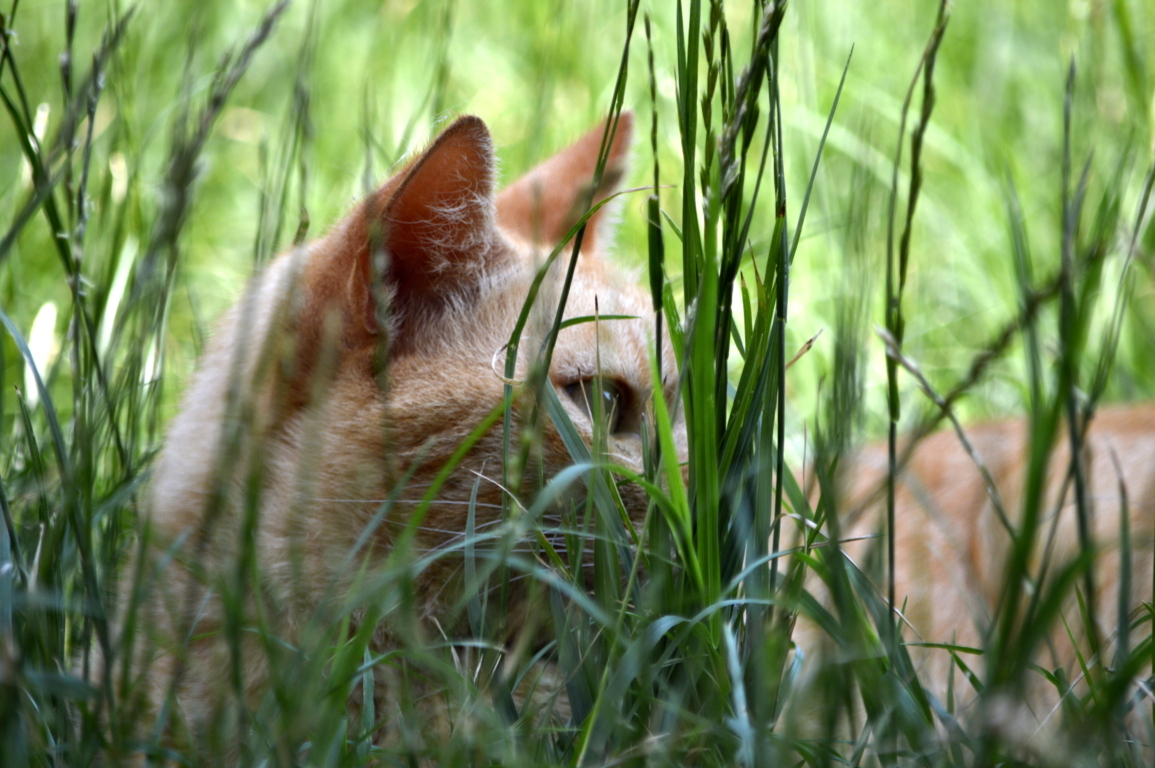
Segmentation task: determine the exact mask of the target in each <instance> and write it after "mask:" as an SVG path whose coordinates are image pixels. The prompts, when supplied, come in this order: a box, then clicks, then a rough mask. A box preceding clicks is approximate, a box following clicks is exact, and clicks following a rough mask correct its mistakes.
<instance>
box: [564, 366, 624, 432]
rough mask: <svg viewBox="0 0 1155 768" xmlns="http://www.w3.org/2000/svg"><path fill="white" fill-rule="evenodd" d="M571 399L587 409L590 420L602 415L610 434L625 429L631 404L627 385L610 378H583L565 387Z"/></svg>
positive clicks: (603, 422) (584, 409) (583, 408)
mask: <svg viewBox="0 0 1155 768" xmlns="http://www.w3.org/2000/svg"><path fill="white" fill-rule="evenodd" d="M565 391H566V394H567V395H569V397H570V399H571V400H573V401H574V402H575V403H577V405H578V407H579V408H581V409H582V410H583V411H585V413H586V415H587V416H589V418H590V421H591V422H592V421H594V419H595V417H598V416H600V417H601V420H602V424H604V425H605V426H606V429H607V430H609V432H610V434H617V433H619V432H621V431H623V427H624V426H625V418H626V409H627V408H628V406H629V403H628V401H627V392H626V389H625V387H623V386H622V385H620V384H618V383H617V382H615V381H612V380H610V379H603V378H597V377H595V378H591V379H582V380H580V381H575V382H573V383H572V384H569V385H567V386H566V388H565Z"/></svg>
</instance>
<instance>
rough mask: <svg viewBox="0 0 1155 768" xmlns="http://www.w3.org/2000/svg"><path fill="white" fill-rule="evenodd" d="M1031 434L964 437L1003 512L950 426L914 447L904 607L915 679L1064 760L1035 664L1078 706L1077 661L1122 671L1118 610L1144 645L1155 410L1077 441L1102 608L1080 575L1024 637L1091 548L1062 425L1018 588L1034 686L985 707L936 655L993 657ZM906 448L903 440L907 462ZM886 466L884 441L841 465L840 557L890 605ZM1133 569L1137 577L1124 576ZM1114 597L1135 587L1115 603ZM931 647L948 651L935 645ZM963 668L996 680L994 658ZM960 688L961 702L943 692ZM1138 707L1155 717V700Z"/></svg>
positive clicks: (1013, 423)
mask: <svg viewBox="0 0 1155 768" xmlns="http://www.w3.org/2000/svg"><path fill="white" fill-rule="evenodd" d="M1029 430H1030V424H1029V423H1028V422H1027V421H1026V420H1024V419H1012V420H1007V421H1001V422H992V423H987V424H980V425H975V426H971V427H968V428H967V429H966V430H965V432H966V435H967V438H968V440H969V441H970V443H971V445H972V447H973V450H974V452H975V453H976V454H977V456H978V457H980V459H981V461H982V463H983V465H984V466H985V467H986V469H987V470H988V471H989V475H990V478H991V480H992V481H993V484H994V486H995V488H996V489H997V498H998V499H999V502H1000V504H1001V506H1002V508H1003V512H1002V513H1000V512H999V511H998V510H997V508H996V506H995V502H994V501H992V497H991V495H990V494H989V493H988V488H987V484H986V482H985V481H984V479H983V477H982V474H981V472H980V469H979V467H978V465H977V464H976V462H975V460H974V458H972V456H971V455H969V454H968V451H967V450H966V449H965V448H964V446H963V444H962V442H961V441H960V440H959V438H958V437H957V436H956V434H955V433H954V432H953V431H950V430H947V431H942V432H939V433H936V434H934V435H931V436H930V437H929V438H927V439H926V440H924V441H923V442H921V443H920V444H919V445H918V446H917V447H916V450H915V451H914V452H913V454H912V455H911V456H910V459H909V461H908V462H907V463H906V465H905V466H903V467H902V469H901V470H900V472H899V475H898V477H899V480H898V483H897V485H896V500H895V525H896V528H897V536H896V539H895V550H896V558H895V601H896V604H897V605H898V606H900V608H901V610H902V616H903V621H902V627H903V639H904V640H905V641H906V642H908V643H910V645H908V650H909V651H910V653H911V657H912V660H913V661H914V662H915V667H916V672H917V673H918V675H919V679H920V682H921V684H922V685H923V686H925V687H926V689H927V690H928V691H929V692H930V693H931V694H932V695H934V696H935V697H937V698H938V699H939V700H940V701H941V702H944V703H945V702H946V701H947V699H948V696H949V698H952V699H953V700H954V701H953V705H952V706H951V711H953V712H956V713H957V714H958V715H959V717H960V718H961V719H962V721H963V722H965V723H973V722H974V718H975V717H976V715H977V716H979V717H980V718H981V721H982V723H983V726H982V727H989V728H992V729H994V730H997V731H999V732H1001V733H1003V734H1004V736H1007V737H1008V738H1010V739H1011V740H1012V741H1020V742H1023V743H1026V742H1030V741H1032V740H1034V741H1033V742H1032V746H1031V748H1032V749H1038V748H1040V745H1044V746H1045V747H1046V748H1047V749H1055V748H1060V749H1061V747H1059V746H1058V744H1056V743H1053V742H1054V739H1053V737H1054V735H1055V733H1056V730H1055V727H1056V725H1057V724H1058V721H1059V720H1060V718H1059V716H1058V715H1057V714H1056V711H1055V708H1056V706H1057V704H1058V701H1059V695H1058V692H1057V691H1058V689H1057V686H1056V685H1055V684H1053V683H1051V682H1048V681H1047V680H1046V678H1045V677H1044V676H1043V674H1041V673H1040V672H1039V671H1038V670H1037V669H1031V668H1030V667H1028V666H1027V662H1033V663H1035V664H1038V665H1039V666H1040V667H1042V669H1045V670H1048V671H1054V670H1057V669H1060V668H1061V669H1063V670H1064V671H1065V674H1066V675H1067V678H1068V680H1069V681H1071V683H1073V684H1074V690H1073V692H1072V694H1071V695H1080V696H1081V695H1085V694H1086V692H1087V690H1088V688H1087V686H1086V685H1085V682H1084V681H1083V680H1082V677H1083V674H1082V670H1081V669H1080V666H1079V658H1080V657H1081V658H1082V660H1083V661H1084V662H1086V663H1087V664H1088V665H1089V666H1090V668H1091V670H1092V674H1094V675H1097V676H1099V677H1100V678H1102V677H1103V675H1104V674H1105V672H1104V667H1106V668H1112V667H1113V666H1114V665H1115V664H1116V663H1117V660H1118V657H1117V653H1118V645H1117V642H1116V641H1117V639H1118V634H1119V614H1120V610H1119V608H1120V605H1125V606H1126V610H1127V615H1126V618H1127V619H1128V621H1129V622H1130V624H1131V625H1132V626H1133V629H1132V631H1131V632H1130V640H1129V645H1130V646H1135V645H1136V644H1137V643H1139V642H1141V641H1142V640H1143V639H1144V638H1147V637H1149V636H1150V635H1151V624H1150V621H1149V616H1148V615H1147V611H1148V610H1149V609H1148V608H1145V607H1143V606H1144V605H1146V606H1149V605H1150V603H1151V599H1152V578H1153V570H1152V569H1153V565H1155V563H1153V537H1155V406H1152V405H1134V406H1111V407H1104V408H1101V409H1099V411H1098V412H1097V413H1096V414H1095V417H1094V418H1093V420H1092V422H1091V424H1090V427H1089V428H1088V429H1087V430H1086V432H1085V434H1083V435H1082V439H1083V440H1084V442H1083V452H1082V457H1083V458H1082V461H1081V462H1080V465H1081V471H1082V473H1083V476H1084V478H1085V481H1086V499H1087V509H1088V513H1089V514H1088V515H1087V519H1088V526H1087V528H1088V530H1087V533H1088V536H1087V538H1088V540H1089V543H1090V547H1091V551H1092V552H1093V557H1092V558H1091V560H1090V572H1091V580H1092V586H1093V589H1094V598H1093V600H1089V601H1088V600H1086V599H1085V598H1086V593H1085V586H1086V581H1085V578H1086V577H1085V575H1084V571H1079V573H1078V574H1077V575H1076V576H1075V577H1074V578H1073V580H1072V583H1070V584H1068V585H1067V587H1066V588H1065V589H1062V590H1061V593H1062V594H1064V595H1065V598H1064V600H1063V601H1062V615H1061V618H1058V617H1055V616H1054V615H1053V614H1052V615H1051V616H1049V617H1048V618H1046V619H1045V620H1041V619H1039V618H1038V614H1036V618H1035V621H1036V622H1040V621H1045V624H1044V623H1039V624H1037V625H1035V626H1031V627H1027V626H1024V624H1023V622H1024V620H1025V619H1024V617H1026V616H1027V615H1028V614H1027V612H1028V610H1029V606H1030V604H1031V601H1032V594H1033V593H1036V592H1037V593H1040V594H1048V593H1050V591H1051V590H1052V589H1053V588H1054V585H1055V583H1056V579H1057V578H1058V576H1059V574H1061V573H1062V572H1063V570H1064V568H1065V567H1066V566H1068V565H1069V564H1071V563H1072V562H1073V561H1075V559H1076V558H1078V557H1079V556H1080V554H1081V553H1083V552H1084V549H1083V547H1082V544H1081V538H1080V533H1079V524H1078V516H1077V513H1076V503H1075V486H1074V480H1073V477H1071V476H1070V475H1069V472H1070V468H1071V460H1070V457H1071V450H1070V442H1069V439H1068V433H1067V430H1066V427H1065V424H1064V425H1062V428H1061V429H1060V434H1059V436H1058V437H1057V440H1056V447H1055V449H1054V451H1053V453H1052V454H1051V456H1050V460H1049V463H1048V464H1047V472H1046V480H1045V484H1044V486H1043V489H1042V492H1043V499H1042V503H1041V505H1040V506H1039V511H1040V512H1039V513H1040V519H1039V522H1038V526H1037V529H1036V530H1037V532H1036V535H1035V536H1034V537H1033V546H1032V552H1031V557H1030V560H1029V569H1028V570H1029V574H1028V579H1029V580H1030V582H1033V583H1028V581H1024V582H1023V583H1022V584H1021V585H1018V586H1019V587H1020V594H1019V596H1018V597H1019V598H1020V601H1019V604H1018V610H1017V611H1016V612H1015V613H1014V616H1016V617H1017V621H1016V626H1017V630H1016V631H1017V633H1018V634H1022V633H1023V632H1028V633H1029V632H1030V631H1031V630H1032V629H1036V628H1040V627H1042V628H1044V629H1043V631H1041V632H1040V633H1039V636H1038V637H1037V638H1036V641H1035V645H1034V647H1035V653H1034V656H1033V657H1032V658H1029V659H1026V658H1020V661H1021V662H1022V663H1023V667H1024V669H1025V670H1026V671H1025V674H1023V676H1022V677H1021V678H1019V679H1020V680H1021V681H1022V682H1025V684H1026V685H1025V688H1023V689H1018V690H1009V691H1004V692H1002V694H1005V695H1001V694H1000V695H999V696H995V697H992V696H987V697H986V700H985V707H984V708H976V707H974V706H973V704H974V702H975V701H976V700H977V696H978V694H977V691H976V689H975V688H974V686H973V685H972V684H971V682H970V681H968V680H967V679H966V678H965V676H964V675H963V673H962V672H961V671H960V669H959V668H958V666H957V665H956V664H953V663H952V658H951V655H950V653H949V652H948V651H947V650H945V649H943V648H942V647H941V645H947V646H958V647H961V648H970V649H980V650H984V651H985V650H987V649H989V648H991V646H992V642H993V637H994V635H993V634H992V624H993V621H994V617H995V616H996V615H997V614H998V612H999V611H1000V610H1002V611H1003V615H1004V616H1005V615H1006V606H1005V605H1004V602H1005V601H1006V600H1007V598H1008V595H1007V593H1006V591H1005V584H1006V578H1007V565H1008V562H1010V560H1011V558H1012V550H1013V548H1014V541H1013V539H1012V535H1011V532H1010V530H1013V531H1014V532H1015V535H1021V533H1020V532H1021V531H1022V530H1023V525H1024V519H1023V514H1024V506H1023V505H1024V494H1025V492H1026V489H1025V488H1024V483H1025V482H1026V476H1027V472H1026V467H1027V464H1028V462H1029V460H1030V447H1031V446H1030V431H1029ZM903 453H904V451H903V446H902V445H901V444H900V446H899V456H900V457H901V456H902V454H903ZM888 462H889V458H888V449H887V446H886V444H885V443H875V444H872V445H868V446H866V447H865V448H863V449H862V450H860V451H858V452H857V453H855V454H854V455H853V456H851V457H848V460H846V461H844V462H843V464H842V466H841V467H840V468H839V476H840V477H841V478H842V483H841V493H842V498H841V499H840V504H839V507H840V509H841V510H842V512H841V515H840V522H841V538H842V540H843V542H844V543H843V545H842V546H843V549H844V551H845V552H846V553H847V554H848V555H849V556H850V558H851V559H852V560H853V561H854V562H856V563H857V564H859V565H860V566H862V567H863V568H864V569H865V570H866V571H867V572H868V573H872V574H875V578H876V580H875V589H876V590H877V594H878V595H880V596H884V595H886V594H887V584H886V577H885V567H884V566H883V565H882V564H883V563H884V562H885V533H884V532H885V530H886V524H885V521H886V500H885V483H886V477H887V471H888V470H887V467H888ZM1124 513H1125V514H1124ZM1003 515H1005V522H1004V518H1003ZM1008 525H1009V528H1010V530H1008ZM1124 526H1126V528H1124ZM1124 530H1126V533H1127V538H1128V539H1129V546H1130V548H1131V552H1130V562H1129V563H1127V561H1126V558H1125V557H1124V552H1123V547H1122V542H1123V540H1124ZM868 564H871V565H868ZM1125 573H1126V574H1128V576H1129V578H1127V579H1124V578H1123V575H1124V574H1125ZM816 582H817V579H814V580H812V581H811V583H810V586H811V588H814V589H815V590H816V591H818V592H819V593H820V594H825V589H824V587H822V586H819V585H818V584H817V583H816ZM1121 588H1126V589H1127V590H1128V591H1126V592H1124V593H1122V594H1121V592H1120V590H1121ZM1076 590H1078V591H1079V592H1081V593H1083V598H1084V605H1086V606H1089V608H1088V610H1090V609H1093V610H1094V618H1093V623H1094V626H1095V628H1096V629H1095V631H1096V632H1097V635H1098V641H1099V642H1100V644H1101V645H1100V648H1101V658H1097V657H1096V656H1095V655H1094V654H1093V653H1092V641H1091V639H1089V638H1088V636H1087V635H1088V632H1087V628H1088V626H1089V622H1088V620H1087V618H1086V617H1085V616H1084V615H1083V614H1082V613H1081V609H1080V606H1079V602H1078V599H1077V598H1076V597H1075V591H1076ZM1040 610H1045V609H1040ZM1145 617H1146V618H1145ZM1064 622H1065V623H1064ZM797 639H798V640H799V642H800V643H801V644H802V645H804V646H806V647H807V649H808V650H811V651H816V650H819V649H820V648H821V646H822V645H823V642H824V641H823V639H822V633H821V631H820V630H817V628H816V627H814V626H812V625H809V624H807V623H806V622H803V623H802V624H801V625H800V631H799V633H798V637H797ZM1015 642H1021V641H1015ZM923 643H929V644H940V647H929V648H928V647H925V646H923V645H921V644H923ZM1020 647H1021V646H1020ZM958 658H959V659H960V660H961V661H962V663H964V664H966V665H967V666H968V667H970V669H971V670H972V671H973V672H974V673H975V674H977V675H978V676H979V678H980V679H981V680H984V681H986V682H989V677H988V674H989V673H990V672H991V670H990V668H989V663H988V659H987V658H985V657H984V656H977V655H974V654H971V653H968V652H966V651H959V652H958ZM1100 665H1101V666H1100ZM952 677H953V680H951V682H952V684H953V691H952V690H951V689H949V688H948V679H950V678H952ZM1131 690H1134V688H1133V687H1132V688H1131ZM1000 702H1001V704H1000ZM802 706H803V708H805V706H806V705H805V704H803V705H802ZM1145 709H1146V710H1147V711H1150V705H1149V704H1148V705H1146V707H1145ZM1003 721H1005V722H1003ZM1036 737H1037V738H1036Z"/></svg>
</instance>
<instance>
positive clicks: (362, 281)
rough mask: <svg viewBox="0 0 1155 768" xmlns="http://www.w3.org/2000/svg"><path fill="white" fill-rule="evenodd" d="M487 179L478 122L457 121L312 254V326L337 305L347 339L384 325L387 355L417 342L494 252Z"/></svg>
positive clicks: (490, 173) (492, 169)
mask: <svg viewBox="0 0 1155 768" xmlns="http://www.w3.org/2000/svg"><path fill="white" fill-rule="evenodd" d="M495 176H496V164H495V161H494V154H493V140H492V139H491V138H490V136H489V130H488V129H487V128H486V127H485V123H483V122H482V121H481V120H480V119H479V118H476V117H472V116H466V117H461V118H458V119H457V120H456V121H454V122H453V123H452V124H451V125H450V126H449V127H448V128H446V129H445V130H444V131H442V133H441V135H440V136H438V137H437V138H436V139H435V140H434V141H433V143H432V144H431V145H430V146H429V148H428V149H426V150H425V151H424V152H423V153H421V155H419V156H418V157H417V158H415V159H414V160H412V161H410V162H409V163H408V165H406V166H405V167H404V168H403V169H402V170H401V171H400V172H398V173H397V174H395V175H394V176H393V177H392V178H391V179H389V181H387V182H385V184H384V185H383V186H382V187H381V188H380V189H379V190H377V192H376V193H374V194H373V195H371V196H370V197H369V199H368V200H366V201H365V202H364V203H363V204H362V205H361V206H359V207H358V209H357V210H356V211H354V212H353V214H352V215H350V217H349V218H348V219H346V220H345V222H344V223H343V225H342V226H341V227H339V229H338V231H337V232H335V233H334V235H333V236H332V237H331V238H330V240H329V245H328V246H327V247H326V249H325V253H324V254H323V255H322V256H321V257H320V258H317V259H313V260H311V261H310V264H309V266H308V268H307V269H308V270H309V274H308V276H307V280H306V282H307V284H308V286H309V292H310V297H309V299H308V300H307V303H306V312H305V314H306V315H309V314H311V315H313V316H314V317H315V318H316V321H315V322H314V323H313V324H314V325H316V326H317V329H316V331H315V333H316V334H318V336H319V333H320V323H321V322H323V318H324V316H325V315H326V314H327V313H329V312H331V311H333V310H334V309H336V308H337V306H338V305H339V306H341V307H342V309H343V314H344V316H345V317H344V337H345V343H346V344H348V345H354V346H356V345H359V344H360V343H362V342H364V341H369V340H371V339H373V338H376V337H377V336H378V335H379V334H380V333H381V332H385V333H387V335H388V339H387V341H388V346H389V350H390V352H391V353H392V354H397V353H404V352H407V351H413V350H416V349H419V348H420V347H421V344H422V341H423V340H424V339H425V338H426V337H427V336H428V334H429V333H430V332H431V331H430V329H431V328H432V327H434V325H435V321H436V320H437V319H438V318H439V317H440V316H441V315H442V314H443V312H444V310H445V309H446V308H447V307H448V306H450V305H453V304H455V303H458V304H459V303H460V302H461V301H462V299H463V297H466V296H467V295H468V294H469V293H470V291H471V290H472V289H473V288H474V287H475V286H476V285H477V282H478V280H479V279H480V277H481V275H483V274H484V273H485V271H486V270H487V268H489V267H490V266H491V261H492V260H493V259H494V258H495V257H496V254H497V253H499V252H500V249H499V248H495V247H494V245H495V242H496V239H497V234H496V228H495V226H494V212H495V208H494V198H493V193H494V178H495ZM304 320H305V322H304V326H307V325H308V324H309V320H308V318H307V317H306V318H304ZM306 331H307V328H306V327H303V328H302V332H306Z"/></svg>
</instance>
